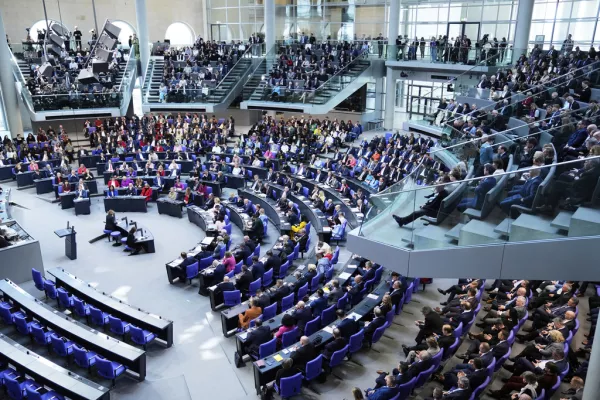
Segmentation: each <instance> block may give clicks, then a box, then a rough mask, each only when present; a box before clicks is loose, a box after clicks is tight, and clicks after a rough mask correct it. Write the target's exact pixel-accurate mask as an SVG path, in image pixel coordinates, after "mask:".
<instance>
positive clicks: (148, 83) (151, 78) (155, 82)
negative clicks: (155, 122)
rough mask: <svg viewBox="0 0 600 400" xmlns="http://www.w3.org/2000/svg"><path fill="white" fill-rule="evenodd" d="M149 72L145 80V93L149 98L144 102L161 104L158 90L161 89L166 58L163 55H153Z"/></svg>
mask: <svg viewBox="0 0 600 400" xmlns="http://www.w3.org/2000/svg"><path fill="white" fill-rule="evenodd" d="M147 71H149V73H146V79H145V80H144V88H145V90H144V93H146V94H147V98H146V99H145V100H144V102H148V103H150V104H160V102H159V98H160V97H159V95H158V90H159V89H160V83H161V82H162V78H163V75H164V72H165V60H164V58H163V57H152V58H151V59H150V62H149V65H148V69H147Z"/></svg>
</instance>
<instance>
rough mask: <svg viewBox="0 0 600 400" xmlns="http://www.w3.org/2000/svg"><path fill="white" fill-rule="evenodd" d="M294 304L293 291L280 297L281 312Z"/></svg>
mask: <svg viewBox="0 0 600 400" xmlns="http://www.w3.org/2000/svg"><path fill="white" fill-rule="evenodd" d="M293 305H294V293H290V294H289V295H287V296H285V297H284V298H282V299H281V312H284V311H286V310H289V309H290V308H292V307H293Z"/></svg>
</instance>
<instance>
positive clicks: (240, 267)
mask: <svg viewBox="0 0 600 400" xmlns="http://www.w3.org/2000/svg"><path fill="white" fill-rule="evenodd" d="M242 265H244V260H242V261H240V262H239V263H237V264H235V269H234V272H235V273H236V274H239V273H240V272H242Z"/></svg>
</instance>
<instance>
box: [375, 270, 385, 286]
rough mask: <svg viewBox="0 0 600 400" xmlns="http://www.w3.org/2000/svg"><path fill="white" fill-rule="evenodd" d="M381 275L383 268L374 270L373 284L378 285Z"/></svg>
mask: <svg viewBox="0 0 600 400" xmlns="http://www.w3.org/2000/svg"><path fill="white" fill-rule="evenodd" d="M382 275H383V267H382V266H380V267H379V268H377V269H376V270H375V283H379V282H380V281H381V276H382Z"/></svg>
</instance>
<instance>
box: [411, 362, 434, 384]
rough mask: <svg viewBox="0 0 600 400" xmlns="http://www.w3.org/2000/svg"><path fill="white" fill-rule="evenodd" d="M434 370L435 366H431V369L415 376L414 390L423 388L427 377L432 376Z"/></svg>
mask: <svg viewBox="0 0 600 400" xmlns="http://www.w3.org/2000/svg"><path fill="white" fill-rule="evenodd" d="M434 370H435V366H434V365H432V366H431V367H429V368H428V369H426V370H425V371H423V372H421V373H420V374H419V375H418V376H417V380H416V382H415V386H414V388H415V389H418V388H420V387H421V386H423V385H424V384H425V382H427V380H428V379H429V377H430V376H431V374H433V371H434Z"/></svg>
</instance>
